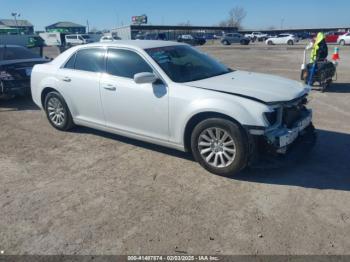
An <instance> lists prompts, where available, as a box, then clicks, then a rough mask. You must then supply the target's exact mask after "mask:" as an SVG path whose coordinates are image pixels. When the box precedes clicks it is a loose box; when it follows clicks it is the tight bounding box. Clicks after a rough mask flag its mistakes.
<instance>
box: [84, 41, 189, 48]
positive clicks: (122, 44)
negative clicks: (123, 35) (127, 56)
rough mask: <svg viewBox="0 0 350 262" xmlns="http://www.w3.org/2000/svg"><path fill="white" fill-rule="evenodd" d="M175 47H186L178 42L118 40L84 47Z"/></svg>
mask: <svg viewBox="0 0 350 262" xmlns="http://www.w3.org/2000/svg"><path fill="white" fill-rule="evenodd" d="M175 45H185V44H182V43H178V42H172V41H161V40H116V41H114V42H109V43H92V44H87V45H84V46H82V47H100V46H108V47H132V48H136V49H149V48H157V47H166V46H175Z"/></svg>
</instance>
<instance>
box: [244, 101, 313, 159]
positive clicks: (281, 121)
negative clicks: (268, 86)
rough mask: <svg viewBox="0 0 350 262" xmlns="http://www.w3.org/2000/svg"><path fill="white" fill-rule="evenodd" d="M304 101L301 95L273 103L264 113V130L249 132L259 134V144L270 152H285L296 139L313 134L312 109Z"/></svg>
mask: <svg viewBox="0 0 350 262" xmlns="http://www.w3.org/2000/svg"><path fill="white" fill-rule="evenodd" d="M306 103H307V99H306V96H303V97H300V98H298V99H296V100H294V101H290V102H283V103H281V104H278V105H275V106H274V107H273V109H272V110H271V112H266V113H264V118H265V120H266V122H267V123H268V125H269V126H268V127H267V128H265V129H264V130H250V133H251V134H253V135H260V136H259V138H260V139H259V141H260V145H262V146H263V147H264V148H265V149H266V148H268V150H269V151H270V152H271V151H272V152H274V153H278V154H285V153H287V151H288V148H289V147H291V146H292V145H293V144H295V143H296V142H297V141H298V140H301V139H302V138H303V137H305V136H307V137H308V138H310V137H312V136H314V133H315V131H314V127H313V125H312V110H311V109H308V108H307V107H306Z"/></svg>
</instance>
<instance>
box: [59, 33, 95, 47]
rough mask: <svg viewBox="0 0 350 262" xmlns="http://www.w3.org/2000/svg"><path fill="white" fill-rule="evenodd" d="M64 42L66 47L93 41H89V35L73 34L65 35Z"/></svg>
mask: <svg viewBox="0 0 350 262" xmlns="http://www.w3.org/2000/svg"><path fill="white" fill-rule="evenodd" d="M65 42H66V45H67V46H74V45H83V44H89V43H92V42H93V41H92V40H91V39H90V36H89V35H81V34H73V35H66V36H65Z"/></svg>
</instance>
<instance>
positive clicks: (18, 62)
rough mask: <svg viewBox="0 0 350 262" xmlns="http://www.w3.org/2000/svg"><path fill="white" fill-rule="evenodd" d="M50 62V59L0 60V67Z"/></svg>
mask: <svg viewBox="0 0 350 262" xmlns="http://www.w3.org/2000/svg"><path fill="white" fill-rule="evenodd" d="M47 62H50V59H47V58H41V57H38V58H28V59H15V60H0V66H3V65H14V64H21V63H32V64H33V65H34V64H37V63H40V64H42V63H47Z"/></svg>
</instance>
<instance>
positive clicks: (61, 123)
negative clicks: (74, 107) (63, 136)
mask: <svg viewBox="0 0 350 262" xmlns="http://www.w3.org/2000/svg"><path fill="white" fill-rule="evenodd" d="M45 111H46V116H47V119H48V120H49V122H50V124H51V125H52V126H53V127H54V128H56V129H58V130H61V131H67V130H69V129H71V128H72V127H73V126H74V123H73V118H72V115H71V113H70V111H69V108H68V106H67V104H66V102H65V101H64V99H63V97H62V96H61V95H60V94H59V93H58V92H56V91H53V92H50V93H48V94H47V95H46V97H45Z"/></svg>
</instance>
